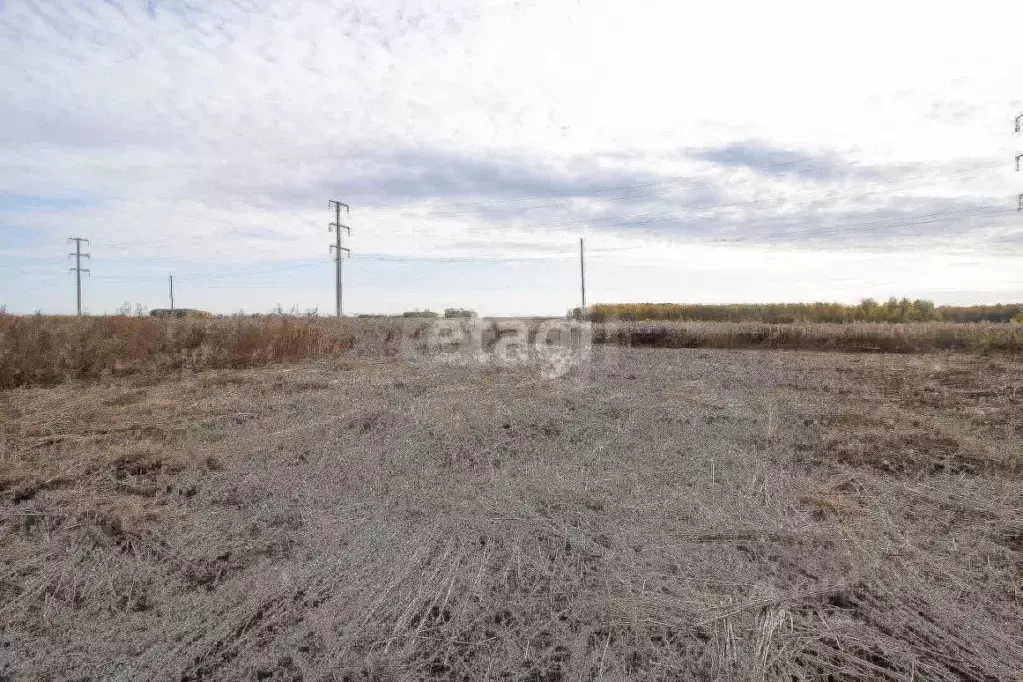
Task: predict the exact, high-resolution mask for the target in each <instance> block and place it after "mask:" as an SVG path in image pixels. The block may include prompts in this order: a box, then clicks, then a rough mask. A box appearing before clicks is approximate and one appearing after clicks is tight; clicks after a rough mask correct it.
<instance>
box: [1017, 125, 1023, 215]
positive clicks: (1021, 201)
mask: <svg viewBox="0 0 1023 682" xmlns="http://www.w3.org/2000/svg"><path fill="white" fill-rule="evenodd" d="M1020 121H1023V114H1020V115H1019V116H1017V117H1016V132H1017V133H1018V132H1019V130H1020ZM1021 158H1023V154H1017V155H1016V171H1017V172H1018V171H1019V160H1020V159H1021ZM1016 210H1017V211H1023V194H1020V195H1019V196H1017V197H1016Z"/></svg>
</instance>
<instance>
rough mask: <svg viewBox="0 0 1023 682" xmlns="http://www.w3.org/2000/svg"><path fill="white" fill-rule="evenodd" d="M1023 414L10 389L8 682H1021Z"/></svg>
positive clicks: (527, 377)
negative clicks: (142, 681) (646, 681)
mask: <svg viewBox="0 0 1023 682" xmlns="http://www.w3.org/2000/svg"><path fill="white" fill-rule="evenodd" d="M1021 401H1023V363H1021V362H1020V361H1019V360H1017V359H1016V357H1015V356H1014V355H1011V354H992V355H988V356H980V355H975V354H969V353H957V354H949V353H931V354H901V355H895V354H884V353H873V354H850V353H823V352H810V351H804V352H791V351H784V350H729V349H725V350H720V349H707V348H694V349H656V348H624V347H616V346H613V345H603V346H597V347H595V348H594V351H593V356H592V362H591V363H590V364H587V365H583V366H580V367H577V368H576V369H573V370H572V371H570V372H569V373H568V374H566V375H564V376H561V377H557V378H548V377H545V376H544V375H542V374H540V373H539V372H537V371H536V370H535V369H531V368H529V367H517V368H500V367H493V366H491V367H450V366H438V365H436V364H431V363H428V362H417V363H413V362H408V361H406V360H403V359H401V358H400V357H386V355H385V354H381V355H380V356H377V357H371V356H369V355H359V354H356V353H348V355H346V356H344V358H341V357H334V358H330V359H319V360H306V361H304V362H302V363H296V364H289V365H284V366H268V367H253V368H248V369H229V368H222V369H216V370H206V371H197V372H191V371H186V372H184V373H182V372H175V373H168V374H160V373H155V374H154V373H128V374H126V375H124V376H116V375H114V374H110V375H107V376H106V378H101V379H99V380H96V381H92V382H90V383H88V384H83V383H75V382H71V383H64V384H60V385H57V386H55V387H51V388H41V387H20V388H11V389H8V390H5V391H2V392H0V426H2V430H0V546H2V547H3V551H2V553H0V679H40V680H65V679H93V678H108V679H121V680H128V679H168V680H169V679H174V680H211V679H229V680H242V679H244V680H251V679H257V680H351V681H355V680H415V679H442V680H484V679H491V680H498V679H505V680H512V679H516V680H517V679H524V680H535V681H540V680H620V679H651V680H653V679H660V680H684V679H704V680H712V679H714V680H722V679H723V680H786V681H789V680H906V681H909V680H1014V679H1021V678H1023V618H1021V615H1023V610H1021V597H1023V485H1021V482H1023V446H1021V442H1023V441H1021V439H1023V413H1021V409H1020V406H1021Z"/></svg>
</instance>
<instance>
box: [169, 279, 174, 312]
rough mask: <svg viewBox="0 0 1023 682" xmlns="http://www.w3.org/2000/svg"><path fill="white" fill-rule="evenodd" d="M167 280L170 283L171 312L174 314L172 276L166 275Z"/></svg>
mask: <svg viewBox="0 0 1023 682" xmlns="http://www.w3.org/2000/svg"><path fill="white" fill-rule="evenodd" d="M167 279H168V281H169V282H170V300H171V312H172V313H173V312H174V275H167Z"/></svg>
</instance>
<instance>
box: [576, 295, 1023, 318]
mask: <svg viewBox="0 0 1023 682" xmlns="http://www.w3.org/2000/svg"><path fill="white" fill-rule="evenodd" d="M568 316H569V317H571V318H573V319H581V318H583V317H585V318H586V319H588V320H591V321H593V322H605V321H609V320H624V321H633V320H678V321H693V322H699V321H704V322H769V323H793V322H929V321H937V320H944V321H947V322H1008V321H1010V320H1013V319H1015V320H1016V321H1021V322H1023V304H1008V305H1003V304H998V305H988V306H963V307H960V306H940V307H939V306H935V305H934V302H933V301H926V300H922V299H916V300H910V299H908V298H901V299H899V298H895V297H892V298H889V299H888V300H887V301H885V302H884V303H881V302H879V301H876V300H874V299H872V298H865V299H863V300H862V301H860V302H859V304H857V305H844V304H841V303H827V302H817V303H766V304H758V303H737V304H722V305H701V304H682V303H614V304H597V305H594V306H590V307H588V308H587V310H586V313H585V315H583V313H582V311H581V310H580V309H579V308H574V309H572V310H571V311H569V313H568Z"/></svg>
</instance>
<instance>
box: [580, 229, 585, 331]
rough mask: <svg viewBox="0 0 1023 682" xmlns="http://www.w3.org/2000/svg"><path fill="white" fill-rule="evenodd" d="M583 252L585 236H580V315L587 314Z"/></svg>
mask: <svg viewBox="0 0 1023 682" xmlns="http://www.w3.org/2000/svg"><path fill="white" fill-rule="evenodd" d="M583 254H584V252H583V238H582V237H579V284H580V285H581V287H582V295H583V307H582V308H580V309H579V314H580V316H585V315H586V260H585V258H584V255H583Z"/></svg>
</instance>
